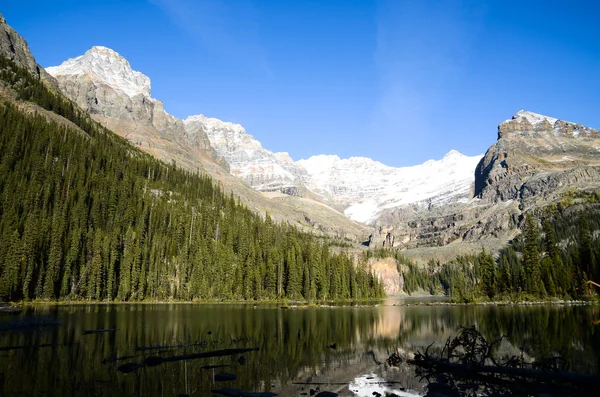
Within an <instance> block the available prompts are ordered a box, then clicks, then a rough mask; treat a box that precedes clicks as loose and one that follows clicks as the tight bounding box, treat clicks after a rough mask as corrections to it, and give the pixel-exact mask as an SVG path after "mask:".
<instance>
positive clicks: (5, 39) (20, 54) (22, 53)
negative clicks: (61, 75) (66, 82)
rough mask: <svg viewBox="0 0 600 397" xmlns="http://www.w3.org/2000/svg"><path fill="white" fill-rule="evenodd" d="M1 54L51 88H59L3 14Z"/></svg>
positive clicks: (0, 16)
mask: <svg viewBox="0 0 600 397" xmlns="http://www.w3.org/2000/svg"><path fill="white" fill-rule="evenodd" d="M0 54H2V55H3V56H5V57H8V58H9V59H11V60H13V61H15V62H16V63H18V64H19V65H21V66H22V67H24V68H25V69H27V70H28V71H29V72H30V73H32V74H33V75H34V76H38V77H40V78H41V79H42V80H44V81H45V82H46V83H47V84H48V85H49V86H51V87H54V88H58V85H57V83H56V80H54V78H52V76H50V75H49V74H48V73H47V72H46V71H45V70H44V68H43V67H41V66H40V65H38V64H37V62H36V61H35V58H34V57H33V55H32V54H31V51H30V50H29V46H28V45H27V42H26V41H25V40H24V39H23V38H22V37H21V36H20V35H19V34H18V33H17V32H16V31H15V30H14V29H13V28H12V27H11V26H10V25H8V24H7V23H6V19H4V17H3V16H2V14H0Z"/></svg>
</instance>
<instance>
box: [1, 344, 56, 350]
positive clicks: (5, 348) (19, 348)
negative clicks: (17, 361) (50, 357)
mask: <svg viewBox="0 0 600 397" xmlns="http://www.w3.org/2000/svg"><path fill="white" fill-rule="evenodd" d="M51 346H58V345H55V344H54V345H53V344H50V343H42V344H41V345H30V346H26V345H25V346H4V347H0V351H11V350H21V349H39V348H42V347H51Z"/></svg>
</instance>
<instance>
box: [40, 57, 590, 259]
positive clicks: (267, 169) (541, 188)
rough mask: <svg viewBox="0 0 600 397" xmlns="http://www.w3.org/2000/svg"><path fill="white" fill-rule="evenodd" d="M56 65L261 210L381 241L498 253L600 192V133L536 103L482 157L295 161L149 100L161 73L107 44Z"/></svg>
mask: <svg viewBox="0 0 600 397" xmlns="http://www.w3.org/2000/svg"><path fill="white" fill-rule="evenodd" d="M47 70H48V71H49V72H50V73H51V74H52V75H54V76H55V77H56V78H57V80H58V83H59V86H60V89H61V90H62V91H63V92H64V93H65V94H66V95H67V96H68V97H70V98H71V99H73V100H74V101H76V102H77V104H79V105H80V106H82V107H83V108H84V109H85V110H86V111H88V112H89V113H90V114H91V115H92V117H93V118H94V119H95V120H98V121H100V122H101V123H102V124H103V125H105V126H107V127H109V128H111V129H113V130H115V131H116V132H117V133H119V134H120V135H122V136H123V137H126V138H127V139H129V140H130V141H131V142H132V143H135V144H136V145H137V146H138V147H139V148H141V149H142V150H144V151H146V152H148V153H151V154H153V155H155V156H157V157H158V158H161V159H163V160H164V161H167V162H171V161H175V162H176V164H177V165H178V166H182V167H184V168H186V169H190V170H196V169H200V170H203V171H204V172H206V173H208V174H209V175H211V176H213V177H214V178H216V179H217V180H219V181H220V182H221V183H222V184H223V186H224V187H225V189H226V190H228V191H232V192H233V193H234V194H236V195H238V196H239V197H240V198H241V199H242V201H243V202H245V203H246V204H247V205H248V206H249V207H250V208H252V209H254V210H256V211H258V212H260V213H267V212H268V213H270V214H272V216H273V217H274V218H275V219H277V220H285V221H288V222H292V223H293V224H296V225H299V226H301V227H304V228H306V229H313V230H319V231H321V232H325V233H329V234H333V235H339V236H345V237H350V238H353V239H358V240H362V241H364V239H367V236H369V237H368V244H369V246H371V247H380V246H385V247H396V248H403V249H412V250H415V249H416V250H425V251H426V252H427V253H430V250H429V249H430V248H434V247H449V248H447V250H448V251H456V250H459V248H460V249H462V248H461V247H467V248H465V249H467V250H472V248H473V247H476V248H477V249H480V247H481V245H484V246H486V247H489V248H490V249H497V248H498V247H500V246H502V245H503V244H505V243H506V242H507V241H509V240H510V239H511V238H513V237H515V236H516V235H517V234H518V233H519V228H520V227H521V226H522V220H523V215H524V214H526V213H528V212H530V211H537V210H539V209H540V208H542V207H543V206H544V205H547V204H549V203H556V202H558V201H560V200H561V197H563V195H564V194H565V192H567V191H568V190H569V189H583V190H594V189H596V188H597V186H596V185H597V183H596V181H598V180H600V175H599V174H598V169H597V166H598V165H599V164H598V162H599V161H600V160H599V158H598V148H600V142H598V132H597V130H594V129H592V128H588V127H584V126H581V125H579V124H575V123H571V122H566V121H562V120H559V119H556V118H552V117H548V116H543V115H539V114H536V113H533V112H529V111H520V112H518V113H517V114H516V115H515V116H514V117H513V118H512V119H509V120H506V121H503V122H501V123H500V125H499V126H498V140H497V142H496V143H494V144H493V145H492V146H491V147H490V149H489V150H488V151H487V152H486V154H485V155H484V156H483V157H482V156H464V155H462V154H460V153H458V152H456V151H454V150H452V151H450V152H448V153H447V154H446V155H445V156H444V158H442V159H440V160H429V161H427V162H425V163H423V164H420V165H416V166H413V167H402V168H395V167H389V166H386V165H384V164H381V163H379V162H377V161H374V160H372V159H368V158H362V157H353V158H350V159H340V158H339V157H338V156H335V155H318V156H313V157H311V158H309V159H305V160H299V161H296V162H294V161H293V159H292V158H291V157H290V156H289V155H288V154H287V153H274V152H272V151H269V150H268V149H266V148H264V147H263V146H262V144H261V143H260V142H259V141H258V140H256V139H255V138H254V137H253V136H252V135H250V134H248V133H247V132H246V130H245V129H244V128H243V127H242V126H241V125H239V124H233V123H229V122H225V121H221V120H218V119H215V118H209V117H205V116H204V115H197V116H190V117H188V118H187V119H186V120H180V119H177V118H175V117H173V116H171V115H169V114H168V113H167V112H166V111H165V110H164V106H163V104H162V102H160V101H159V100H157V99H154V98H152V97H151V96H150V94H151V90H150V88H151V83H150V79H149V78H148V77H147V76H145V75H143V74H142V73H140V72H136V71H134V70H133V69H132V68H131V66H130V65H129V63H128V62H127V60H126V59H124V58H123V57H121V56H120V55H119V54H117V53H116V52H114V51H112V50H110V49H107V48H105V47H93V48H92V49H90V50H89V51H87V52H86V53H85V54H84V55H82V56H79V57H76V58H73V59H70V60H68V61H66V62H65V63H63V64H62V65H60V66H57V67H50V68H48V69H47ZM250 187H252V188H253V189H250ZM353 221H356V222H353ZM357 222H360V223H361V224H363V225H369V226H372V227H373V228H372V229H369V227H366V226H361V224H359V223H357ZM425 251H424V252H425Z"/></svg>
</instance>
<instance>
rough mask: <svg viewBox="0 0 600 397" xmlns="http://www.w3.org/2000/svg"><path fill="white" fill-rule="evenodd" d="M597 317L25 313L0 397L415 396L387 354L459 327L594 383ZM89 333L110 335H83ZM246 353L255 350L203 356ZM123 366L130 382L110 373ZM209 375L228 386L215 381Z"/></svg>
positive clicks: (90, 309)
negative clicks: (555, 359)
mask: <svg viewBox="0 0 600 397" xmlns="http://www.w3.org/2000/svg"><path fill="white" fill-rule="evenodd" d="M597 312H598V308H597V306H536V307H522V306H487V307H480V306H393V305H392V304H391V302H390V301H387V302H385V303H383V304H380V305H378V306H355V307H348V306H334V307H322V308H319V307H308V308H296V309H285V310H284V309H282V308H281V307H280V305H276V304H259V305H243V304H218V305H216V304H215V305H208V304H206V305H194V304H116V305H112V304H100V305H73V306H41V305H36V306H32V307H27V308H26V309H25V310H24V311H23V312H22V313H21V314H19V315H17V316H3V317H0V330H2V332H0V395H3V396H4V395H6V396H11V395H27V396H39V395H44V396H54V395H56V396H79V395H90V396H93V395H128V396H129V395H144V396H153V395H160V396H167V395H168V396H171V395H179V394H188V395H191V396H193V395H198V396H203V395H211V390H215V389H219V388H227V387H229V388H234V389H238V390H244V391H254V392H255V391H266V392H273V393H277V394H278V395H280V396H302V395H307V396H309V395H310V393H311V391H313V392H317V391H325V390H327V391H332V392H335V393H339V394H340V395H341V396H357V395H358V396H363V395H367V394H365V393H367V392H369V393H371V394H368V395H373V394H372V393H373V392H377V393H380V394H382V395H385V393H384V392H385V391H387V392H388V393H390V392H391V393H395V394H396V395H401V396H403V395H407V396H408V395H410V396H413V395H419V394H423V393H424V384H423V383H421V382H420V381H419V379H417V378H416V377H415V373H414V368H411V367H410V366H408V365H406V364H402V365H400V366H399V367H397V368H396V367H390V366H389V365H387V364H386V363H385V361H386V359H387V358H388V356H389V355H390V353H392V352H398V353H399V354H400V355H401V356H404V357H410V356H411V355H412V353H413V352H416V351H417V350H421V351H423V350H424V349H425V348H426V347H427V346H428V345H430V344H431V343H433V342H435V343H436V344H439V345H440V346H441V345H443V343H444V342H445V340H446V339H447V338H448V337H451V336H453V335H455V334H456V331H457V328H458V326H459V325H473V324H474V325H476V326H477V329H478V330H480V332H481V333H482V334H483V335H484V336H485V337H486V338H488V339H490V340H493V339H497V338H499V337H500V336H502V335H506V336H507V337H508V340H509V341H510V343H508V342H505V343H503V344H502V345H501V347H500V351H499V354H515V353H518V354H520V353H521V350H522V352H523V354H524V355H526V356H528V357H532V358H536V357H548V356H550V355H561V356H562V357H564V358H565V359H566V360H567V362H568V363H569V366H570V370H571V371H576V372H581V373H596V372H597V369H598V367H599V358H598V352H600V329H598V328H597V326H594V325H593V321H594V320H595V319H596V318H595V317H597V314H598V313H597ZM38 318H43V319H45V321H44V322H40V321H37V322H36V319H38ZM47 319H52V323H53V325H52V326H47V324H46V323H47V322H48V321H47ZM27 323H30V324H31V326H30V327H23V326H22V325H23V324H27ZM16 324H20V325H21V326H19V327H15V326H14V325H16ZM40 324H41V325H43V326H41V325H40ZM38 325H40V326H38ZM94 330H96V331H102V330H106V331H109V332H88V333H87V334H84V331H94ZM249 348H258V350H256V351H253V350H244V351H245V352H244V353H243V354H231V355H221V356H210V354H209V355H208V356H207V354H205V353H208V352H213V351H225V350H227V349H249ZM227 351H228V352H230V353H231V352H234V353H235V351H233V350H227ZM150 364H154V365H150ZM158 364H160V365H158ZM124 365H128V366H129V367H126V368H129V369H131V372H129V373H124V372H123V371H120V370H119V368H120V367H122V366H124ZM220 372H221V373H231V374H234V375H235V376H234V377H225V379H230V380H223V381H215V375H216V374H217V373H220ZM221 378H223V377H221ZM368 378H371V379H368ZM363 381H364V382H365V383H364V387H362V388H361V387H359V386H360V385H362V384H363V383H362V382H363ZM304 393H306V394H304Z"/></svg>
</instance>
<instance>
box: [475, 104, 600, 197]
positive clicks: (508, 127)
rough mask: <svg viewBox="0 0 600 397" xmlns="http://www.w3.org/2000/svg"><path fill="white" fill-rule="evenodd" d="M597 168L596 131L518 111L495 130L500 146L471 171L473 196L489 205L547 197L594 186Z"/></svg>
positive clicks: (598, 146)
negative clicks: (571, 188) (580, 185)
mask: <svg viewBox="0 0 600 397" xmlns="http://www.w3.org/2000/svg"><path fill="white" fill-rule="evenodd" d="M596 165H600V131H598V130H595V129H592V128H588V127H585V126H582V125H579V124H575V123H571V122H567V121H562V120H558V119H555V118H552V117H547V116H542V115H539V114H536V113H533V112H528V111H524V110H521V111H520V112H518V113H517V114H516V115H515V116H513V118H512V119H510V120H506V121H504V122H502V123H500V125H499V126H498V141H497V142H496V143H495V144H493V145H492V146H491V147H490V149H489V150H488V151H487V153H486V154H485V156H484V157H483V159H482V160H481V162H480V163H479V164H478V166H477V169H476V171H475V195H477V196H478V197H480V198H481V199H482V200H484V201H486V202H491V203H494V202H498V201H506V200H511V199H513V200H517V199H519V200H526V199H527V198H528V197H533V196H537V195H539V194H546V195H547V194H549V193H551V192H552V190H555V189H556V188H559V187H562V186H563V185H572V184H573V183H574V182H577V183H581V182H584V180H589V181H593V179H594V177H595V175H596V171H595V170H593V169H590V167H594V166H596ZM578 167H583V168H586V169H587V170H586V171H583V169H580V170H579V171H574V170H575V169H577V168H578ZM576 175H577V176H576Z"/></svg>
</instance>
